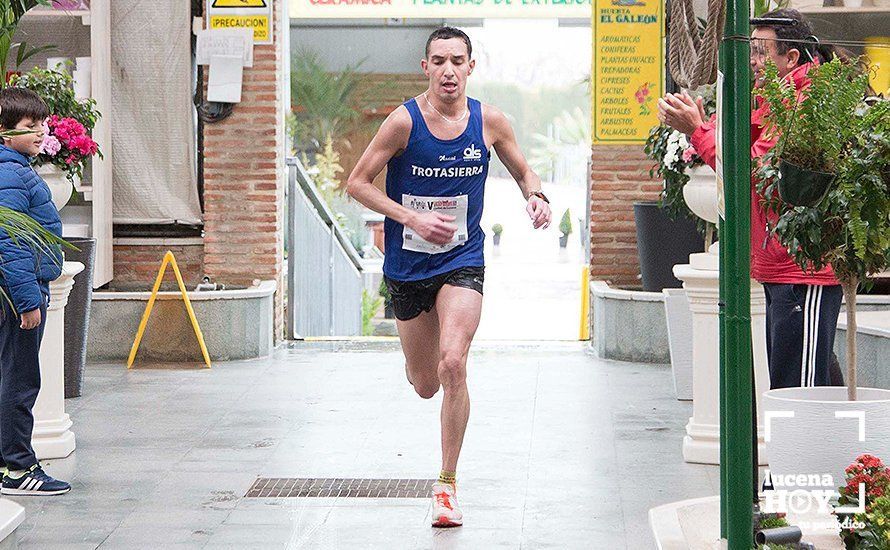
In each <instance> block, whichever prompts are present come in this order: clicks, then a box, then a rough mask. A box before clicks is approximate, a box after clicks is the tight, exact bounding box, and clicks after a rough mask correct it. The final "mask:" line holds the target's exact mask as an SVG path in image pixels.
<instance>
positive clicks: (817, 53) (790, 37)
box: [754, 8, 833, 63]
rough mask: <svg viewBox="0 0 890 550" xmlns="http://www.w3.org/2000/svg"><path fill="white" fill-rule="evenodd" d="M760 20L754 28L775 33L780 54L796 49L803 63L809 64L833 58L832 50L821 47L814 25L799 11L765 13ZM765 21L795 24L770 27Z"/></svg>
mask: <svg viewBox="0 0 890 550" xmlns="http://www.w3.org/2000/svg"><path fill="white" fill-rule="evenodd" d="M759 19H761V21H759V22H758V24H757V25H755V27H754V28H755V29H771V30H773V31H775V33H776V38H777V39H778V41H777V42H776V50H778V52H779V53H780V54H786V53H788V52H789V51H790V50H792V49H794V50H797V51H799V52H800V56H801V60H802V61H801V62H802V63H808V62H809V61H811V60H816V59H818V60H819V62H826V61H831V59H832V57H833V56H832V52H831V50H830V49H826V48H820V47H819V41H818V40H817V39H816V35H815V33H814V32H813V27H812V25H810V22H809V21H807V19H806V18H805V17H804V16H803V14H802V13H800V12H799V11H797V10H795V9H791V8H781V9H777V10H773V11H770V12H767V13H765V14H763V15H762V16H761V17H760V18H759ZM763 19H790V20H792V21H794V23H793V24H791V25H787V24H776V25H770V24H769V23H765V24H764V23H763V21H762V20H763ZM826 56H827V57H826Z"/></svg>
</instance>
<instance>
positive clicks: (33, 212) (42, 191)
mask: <svg viewBox="0 0 890 550" xmlns="http://www.w3.org/2000/svg"><path fill="white" fill-rule="evenodd" d="M0 206H5V207H6V208H9V209H11V210H15V211H17V212H21V213H23V214H27V215H28V216H31V218H33V219H34V220H35V221H37V222H38V223H39V224H40V225H42V226H43V227H44V229H46V230H47V231H49V232H50V233H52V234H54V235H56V236H58V237H61V236H62V220H61V219H59V211H58V210H56V206H55V205H54V204H53V201H52V195H51V194H50V191H49V187H47V185H46V182H44V181H43V180H42V179H41V178H40V176H38V175H37V172H35V171H34V169H33V168H31V164H30V162H29V159H28V157H26V156H25V155H23V154H21V153H19V152H18V151H16V150H14V149H10V148H9V147H6V146H4V145H0ZM61 274H62V251H61V249H60V248H58V247H56V246H53V247H52V250H49V251H48V250H36V249H34V248H32V247H30V246H28V245H27V244H26V243H24V242H22V240H21V239H20V240H19V243H18V244H16V243H15V242H14V241H13V240H12V239H11V238H10V236H9V235H8V234H7V233H6V231H3V230H2V229H0V286H2V287H3V290H5V291H6V294H7V295H8V296H9V298H10V299H11V300H12V303H13V305H15V309H16V311H18V312H19V313H26V312H28V311H31V310H34V309H37V308H38V307H40V306H41V304H43V303H45V302H46V300H47V299H48V297H49V282H50V281H53V280H55V279H58V278H59V276H60V275H61ZM2 299H3V298H0V300H2Z"/></svg>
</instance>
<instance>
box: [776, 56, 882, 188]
mask: <svg viewBox="0 0 890 550" xmlns="http://www.w3.org/2000/svg"><path fill="white" fill-rule="evenodd" d="M813 72H814V73H818V74H817V75H816V76H818V78H817V79H815V80H814V81H813V83H812V84H811V85H810V87H809V88H808V89H807V91H806V93H805V94H804V93H801V90H797V89H795V87H794V84H793V83H791V82H789V81H787V80H785V79H782V78H778V69H777V68H776V67H775V65H770V66H769V67H767V69H766V75H765V80H764V82H765V83H764V87H763V90H762V92H761V95H762V97H763V98H764V99H765V100H766V101H767V102H769V104H770V105H771V106H772V105H779V104H781V105H782V106H783V107H782V108H777V109H773V111H772V113H771V114H770V116H769V117H768V120H767V128H766V131H767V132H771V133H773V134H775V135H776V136H777V137H778V141H777V143H776V147H775V149H774V153H773V154H772V155H771V158H773V159H775V164H776V167H777V169H778V172H779V174H780V177H778V178H775V180H776V181H775V183H776V189H777V191H778V194H779V196H780V197H781V199H782V201H784V202H785V203H786V204H789V205H791V206H816V205H817V204H818V203H819V202H821V201H822V200H823V199H824V198H825V196H826V195H827V193H828V190H829V188H830V187H831V184H832V182H833V181H834V179H835V177H837V171H838V168H839V167H838V163H839V162H840V159H841V154H842V151H843V150H844V148H845V147H847V145H848V144H849V143H850V140H851V139H852V138H853V135H854V134H855V133H856V132H857V131H858V129H857V128H856V126H855V125H853V124H846V123H845V121H846V120H847V119H848V117H850V116H851V115H852V113H853V111H854V110H855V109H856V106H857V105H858V104H859V103H860V102H861V101H862V98H863V96H864V90H866V89H867V86H868V75H867V74H858V73H859V72H860V69H859V66H858V65H856V64H853V63H844V62H842V61H840V60H835V61H833V62H831V63H826V64H824V65H822V66H820V67H818V68H817V69H815V70H814V71H813Z"/></svg>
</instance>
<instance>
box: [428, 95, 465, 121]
mask: <svg viewBox="0 0 890 550" xmlns="http://www.w3.org/2000/svg"><path fill="white" fill-rule="evenodd" d="M423 99H425V100H426V103H427V105H429V106H430V107H431V108H432V109H433V110H434V111H436V114H437V115H439V116H440V117H442V118H443V119H444V120H445V122H450V123H452V124H456V123H458V122H461V121H463V119H465V118H467V113H469V112H470V110H469V109H467V108H464V114H462V115H460V118H459V119H457V120H454V119H450V118H448V117H447V116H445V115H443V114H442V113H441V112H439V109H436V106H435V105H433V102H432V101H430V98H428V97H427V95H426V92H423Z"/></svg>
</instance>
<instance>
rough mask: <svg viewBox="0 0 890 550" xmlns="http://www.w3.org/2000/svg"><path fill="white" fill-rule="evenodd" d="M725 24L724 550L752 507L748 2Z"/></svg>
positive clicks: (735, 0)
mask: <svg viewBox="0 0 890 550" xmlns="http://www.w3.org/2000/svg"><path fill="white" fill-rule="evenodd" d="M726 7H727V9H726V28H725V33H724V34H725V36H726V38H725V39H724V42H723V44H722V46H721V52H720V53H721V57H720V69H721V72H722V73H723V76H724V79H723V98H722V99H723V104H722V115H723V116H722V126H723V136H722V144H723V151H722V156H723V178H724V186H725V197H726V208H725V210H726V225H725V231H724V234H723V237H724V240H723V242H721V246H720V251H721V254H724V255H725V256H726V257H725V259H724V261H722V262H721V264H722V265H721V268H722V270H721V273H720V276H721V279H723V281H722V284H723V290H724V293H725V313H724V316H725V330H724V336H725V338H724V339H723V340H722V341H721V344H720V345H721V348H722V353H721V355H722V358H723V362H724V364H723V365H722V373H723V377H722V378H723V382H724V384H723V386H722V387H721V388H720V392H721V402H722V404H723V406H724V411H723V418H722V419H721V421H722V424H721V426H720V431H721V434H725V435H724V436H723V443H725V451H723V458H724V459H725V460H724V462H723V464H722V466H721V467H722V468H723V470H724V472H725V473H722V474H721V481H722V482H723V483H724V488H723V489H722V490H721V493H722V496H723V497H724V499H725V502H726V506H725V514H726V515H725V524H726V539H727V542H728V548H729V550H750V549H751V547H752V546H753V533H752V528H753V526H752V517H751V513H752V507H751V502H752V501H753V499H754V495H753V492H752V485H753V483H754V480H753V477H752V469H751V463H752V461H753V459H754V454H753V447H752V437H753V430H752V411H751V393H752V391H753V390H752V386H753V383H754V380H753V376H752V373H753V369H752V366H751V360H752V351H751V349H752V347H751V284H750V254H751V236H750V235H751V233H750V225H751V145H750V144H751V130H750V126H751V79H750V73H749V68H748V67H749V44H748V42H747V41H746V40H742V39H741V37H747V36H748V33H749V6H748V0H727V6H726Z"/></svg>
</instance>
